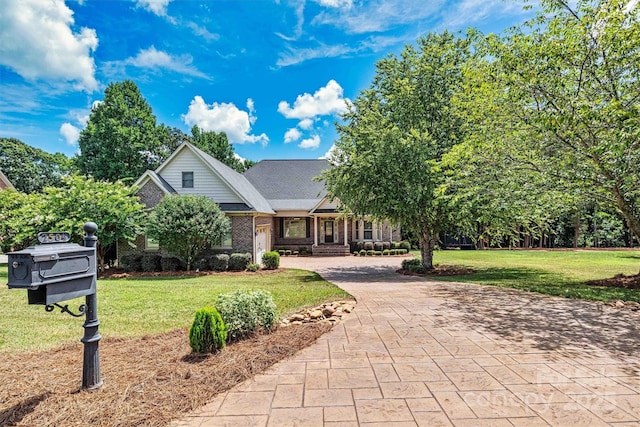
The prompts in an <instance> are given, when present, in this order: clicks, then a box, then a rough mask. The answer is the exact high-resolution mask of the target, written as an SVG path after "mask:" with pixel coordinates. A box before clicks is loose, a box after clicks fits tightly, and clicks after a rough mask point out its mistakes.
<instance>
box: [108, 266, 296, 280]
mask: <svg viewBox="0 0 640 427" xmlns="http://www.w3.org/2000/svg"><path fill="white" fill-rule="evenodd" d="M283 271H284V269H283V268H278V269H276V270H258V271H255V272H251V273H249V272H247V271H196V270H193V271H156V272H144V271H129V272H127V271H124V270H122V269H118V268H108V269H106V270H105V271H102V272H99V273H98V279H125V278H132V277H133V278H137V277H183V276H191V277H198V276H211V275H216V276H220V275H240V274H274V273H282V272H283Z"/></svg>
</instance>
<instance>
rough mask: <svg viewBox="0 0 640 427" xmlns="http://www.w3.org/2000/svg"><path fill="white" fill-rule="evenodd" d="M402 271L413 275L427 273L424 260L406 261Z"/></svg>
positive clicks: (413, 259) (403, 262)
mask: <svg viewBox="0 0 640 427" xmlns="http://www.w3.org/2000/svg"><path fill="white" fill-rule="evenodd" d="M402 269H403V270H406V271H411V272H413V273H420V274H423V273H426V271H427V270H426V269H425V268H424V265H422V260H420V258H412V259H405V260H403V261H402Z"/></svg>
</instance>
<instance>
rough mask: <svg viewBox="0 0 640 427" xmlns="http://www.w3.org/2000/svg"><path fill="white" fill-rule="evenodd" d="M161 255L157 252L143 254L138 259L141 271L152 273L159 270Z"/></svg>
mask: <svg viewBox="0 0 640 427" xmlns="http://www.w3.org/2000/svg"><path fill="white" fill-rule="evenodd" d="M161 258H162V257H161V256H160V255H159V254H144V255H143V256H142V259H141V260H140V265H141V267H142V271H144V272H147V273H153V272H155V271H160V268H161V267H160V259H161Z"/></svg>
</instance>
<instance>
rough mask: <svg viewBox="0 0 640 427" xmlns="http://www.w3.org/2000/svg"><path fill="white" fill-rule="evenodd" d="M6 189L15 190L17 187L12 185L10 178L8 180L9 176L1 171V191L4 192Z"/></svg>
mask: <svg viewBox="0 0 640 427" xmlns="http://www.w3.org/2000/svg"><path fill="white" fill-rule="evenodd" d="M5 188H12V189H14V190H15V187H14V186H13V184H11V181H9V178H7V176H6V175H5V174H3V173H2V171H1V170H0V190H4V189H5Z"/></svg>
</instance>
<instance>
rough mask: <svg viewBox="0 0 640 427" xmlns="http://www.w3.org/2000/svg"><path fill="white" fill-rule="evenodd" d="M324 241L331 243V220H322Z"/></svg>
mask: <svg viewBox="0 0 640 427" xmlns="http://www.w3.org/2000/svg"><path fill="white" fill-rule="evenodd" d="M324 242H325V243H333V221H325V222H324Z"/></svg>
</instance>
